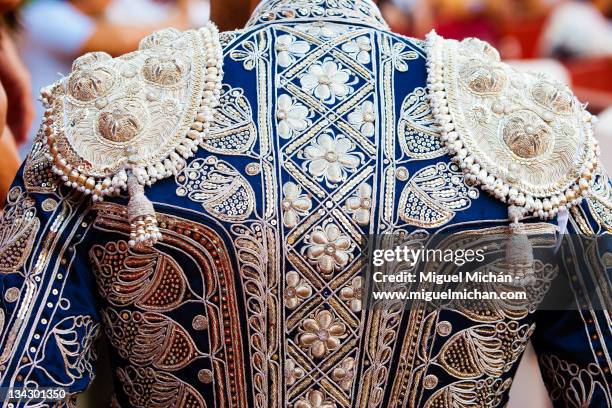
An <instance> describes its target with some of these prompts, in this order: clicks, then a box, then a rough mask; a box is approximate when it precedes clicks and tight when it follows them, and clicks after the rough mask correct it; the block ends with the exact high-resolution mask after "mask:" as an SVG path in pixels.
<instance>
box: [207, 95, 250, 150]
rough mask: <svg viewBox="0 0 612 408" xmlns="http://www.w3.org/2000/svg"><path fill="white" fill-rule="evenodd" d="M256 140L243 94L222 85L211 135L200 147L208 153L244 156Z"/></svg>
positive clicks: (246, 100)
mask: <svg viewBox="0 0 612 408" xmlns="http://www.w3.org/2000/svg"><path fill="white" fill-rule="evenodd" d="M256 137H257V130H256V128H255V123H253V112H252V109H251V104H250V103H249V100H248V99H247V98H246V97H245V96H244V91H243V90H242V89H240V88H231V87H229V86H228V85H223V88H222V89H221V98H220V101H219V108H218V109H215V112H214V121H213V123H212V125H211V128H210V133H209V135H208V136H206V137H205V138H204V140H203V141H202V143H201V144H200V145H201V146H202V147H203V148H204V149H206V150H207V151H209V152H211V153H221V154H244V153H246V152H248V151H249V149H251V147H252V146H253V143H254V142H255V138H256Z"/></svg>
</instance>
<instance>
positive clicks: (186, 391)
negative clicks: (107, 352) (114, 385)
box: [117, 366, 206, 408]
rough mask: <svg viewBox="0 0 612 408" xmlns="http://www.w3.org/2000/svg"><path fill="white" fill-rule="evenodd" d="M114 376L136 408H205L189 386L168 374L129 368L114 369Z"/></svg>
mask: <svg viewBox="0 0 612 408" xmlns="http://www.w3.org/2000/svg"><path fill="white" fill-rule="evenodd" d="M117 377H118V378H119V380H120V381H121V382H122V383H123V389H124V390H125V393H126V394H127V395H128V396H129V398H130V404H132V405H134V406H135V407H138V408H165V407H193V408H205V407H206V402H204V399H203V398H202V396H201V395H200V394H199V393H198V392H197V391H196V390H195V388H193V387H192V386H191V385H189V384H187V383H185V382H183V381H181V380H179V379H178V378H176V377H175V376H173V375H172V374H168V373H163V372H158V371H156V370H154V369H153V368H150V367H146V368H142V367H132V366H128V367H126V368H118V369H117Z"/></svg>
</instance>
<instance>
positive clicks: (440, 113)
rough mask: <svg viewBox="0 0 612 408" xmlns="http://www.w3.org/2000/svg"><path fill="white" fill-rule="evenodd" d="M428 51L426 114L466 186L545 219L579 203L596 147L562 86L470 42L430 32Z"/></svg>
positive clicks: (587, 120)
mask: <svg viewBox="0 0 612 408" xmlns="http://www.w3.org/2000/svg"><path fill="white" fill-rule="evenodd" d="M427 52H428V63H427V69H428V89H429V95H430V103H431V107H432V111H433V114H434V117H435V119H436V122H437V125H438V126H439V127H440V132H441V135H442V136H441V137H442V140H443V142H444V143H446V145H447V147H448V150H449V152H450V154H452V155H453V160H454V161H455V162H456V163H457V164H459V165H460V166H461V167H462V168H463V170H464V171H465V173H466V179H467V180H468V181H469V182H473V183H475V184H479V185H480V186H481V187H482V188H483V190H485V191H488V192H489V193H491V194H492V195H494V196H495V197H497V198H498V199H500V200H502V201H503V202H506V203H508V204H509V205H511V206H514V207H518V208H520V209H522V211H523V212H524V214H525V215H527V214H535V215H538V216H540V217H541V218H544V219H546V218H552V217H554V216H555V215H556V214H557V212H558V211H559V210H560V209H562V208H567V207H570V206H573V205H577V204H579V203H580V201H581V198H582V196H584V195H585V193H586V192H587V191H588V190H589V188H590V186H591V184H592V179H593V172H594V170H595V167H596V166H597V163H598V160H597V155H598V154H599V148H598V146H597V142H596V140H595V138H594V137H593V131H592V119H593V118H592V116H591V114H589V113H588V112H587V111H586V110H585V107H584V106H583V105H582V104H581V103H580V102H579V101H578V100H577V99H576V97H574V95H573V94H572V93H571V91H570V90H569V89H568V88H567V86H565V85H563V84H561V83H559V82H556V81H554V80H552V79H550V78H548V77H547V76H545V75H541V74H533V73H521V72H518V71H516V70H514V69H513V68H511V67H510V66H508V65H507V64H504V63H502V62H501V61H500V57H499V53H498V52H497V51H496V50H495V49H494V48H493V47H492V46H491V45H489V44H487V43H485V42H483V41H480V40H477V39H473V38H471V39H467V40H464V41H462V42H458V41H455V40H445V39H443V38H442V37H440V36H438V35H437V34H436V33H435V32H432V33H430V34H429V35H428V37H427Z"/></svg>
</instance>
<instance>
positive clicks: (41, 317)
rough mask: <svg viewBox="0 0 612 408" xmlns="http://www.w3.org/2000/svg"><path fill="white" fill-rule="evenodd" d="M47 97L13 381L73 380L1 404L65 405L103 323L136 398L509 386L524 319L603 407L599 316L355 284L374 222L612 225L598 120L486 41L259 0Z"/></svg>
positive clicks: (561, 396) (19, 193) (605, 363)
mask: <svg viewBox="0 0 612 408" xmlns="http://www.w3.org/2000/svg"><path fill="white" fill-rule="evenodd" d="M43 102H44V103H45V104H46V106H47V112H46V114H45V119H44V123H43V124H42V126H41V130H40V132H39V135H38V138H37V140H36V142H35V143H34V147H33V150H32V152H31V154H30V155H29V157H28V158H27V160H26V162H25V164H24V165H23V167H22V169H21V170H20V172H19V175H18V177H17V179H16V181H15V183H14V185H13V187H12V189H11V191H10V193H9V196H8V202H7V206H6V208H5V210H4V213H3V214H2V216H1V218H0V294H1V298H0V306H1V307H0V387H1V389H2V390H3V392H6V391H7V390H17V389H19V390H41V389H46V388H58V387H59V388H62V389H64V390H67V391H68V393H69V395H68V396H67V398H66V399H64V400H63V401H60V402H55V403H51V402H48V401H46V402H45V401H43V402H41V401H40V400H36V399H35V396H33V394H32V395H30V397H31V398H29V399H28V398H26V399H25V400H22V401H21V402H11V401H9V400H8V399H7V400H5V401H4V402H3V403H2V406H3V407H10V406H37V407H39V406H40V407H42V406H63V405H72V404H73V403H74V400H75V395H76V394H78V393H79V392H82V391H84V390H85V389H86V388H87V387H88V385H89V383H90V381H91V380H92V378H93V377H94V374H95V373H94V367H95V363H94V361H95V347H94V346H95V343H96V339H97V338H98V337H100V336H102V335H105V337H106V338H107V339H108V342H109V344H110V346H111V347H110V349H111V351H110V354H111V356H110V358H111V366H112V372H113V377H114V396H113V404H115V405H116V406H121V407H143V408H149V407H206V406H208V407H217V408H222V407H257V408H264V407H265V408H271V407H295V408H332V407H338V408H339V407H374V406H376V407H432V408H433V407H498V406H499V407H501V406H504V405H505V404H506V403H507V401H508V391H509V389H510V386H511V384H512V378H513V375H514V373H515V371H516V368H517V365H518V361H519V359H520V357H521V355H522V353H523V351H524V349H525V347H526V345H527V343H528V342H529V341H530V340H531V341H532V342H533V344H534V346H535V349H536V351H537V353H538V356H539V359H540V364H541V368H542V374H543V376H544V379H545V382H546V384H547V386H548V388H549V392H550V395H551V398H552V399H553V400H554V402H555V404H556V406H558V407H586V406H589V407H610V406H612V392H611V386H610V384H611V383H612V374H611V373H610V368H611V367H612V357H611V354H610V346H612V337H611V329H610V315H609V313H607V312H605V311H596V310H594V309H592V308H589V307H587V306H585V307H582V308H580V309H579V310H580V311H577V310H578V309H576V311H566V312H537V311H535V310H533V309H528V308H525V309H524V310H522V311H521V310H519V311H518V312H517V311H516V310H508V309H506V308H504V307H503V305H501V306H500V305H498V306H496V307H491V308H490V310H488V311H487V312H486V313H479V312H478V311H475V310H470V309H469V308H464V309H460V310H455V311H451V310H438V309H428V308H425V307H421V308H402V307H394V308H388V309H384V310H377V309H371V308H368V307H365V303H364V302H363V301H362V295H363V292H364V290H365V289H364V278H363V277H362V276H361V272H360V271H361V265H362V264H363V263H364V258H365V255H364V253H363V252H362V251H363V248H362V246H361V245H360V242H361V239H362V237H363V236H365V235H368V234H382V233H394V234H395V233H401V234H404V235H405V236H411V234H412V235H414V234H419V236H425V237H427V236H428V235H431V234H434V233H440V232H450V231H477V232H486V231H487V230H494V231H506V232H508V233H513V231H514V232H516V230H517V229H520V230H525V231H527V230H529V231H540V232H542V231H544V232H547V231H548V232H551V231H552V233H553V234H554V233H555V231H556V229H557V228H558V225H559V224H560V222H559V218H560V215H559V214H562V215H563V218H565V219H566V220H567V227H566V229H567V231H568V232H570V233H581V234H586V235H592V236H603V235H605V234H608V233H609V232H610V231H611V229H612V218H611V212H610V211H611V208H612V201H611V192H612V190H611V188H610V184H609V181H608V178H607V176H606V174H605V173H604V171H603V170H602V169H601V166H600V165H599V162H598V159H597V153H598V152H597V144H596V142H595V141H594V140H593V136H592V132H591V116H590V115H589V114H588V113H586V112H585V111H584V107H583V105H581V104H580V103H579V102H578V101H577V100H576V99H575V98H574V96H573V95H572V94H571V93H570V91H568V89H567V88H566V87H565V86H563V85H560V84H558V83H556V82H554V81H552V80H550V79H548V78H547V77H545V76H543V75H536V74H523V73H518V72H516V71H514V70H512V69H511V68H510V67H508V66H507V65H505V64H503V63H502V62H500V60H499V54H498V53H497V51H496V50H495V49H493V48H492V47H491V46H489V45H488V44H486V43H483V42H481V41H479V40H476V39H468V40H465V41H463V42H456V41H450V40H444V39H442V38H440V37H438V36H437V35H435V33H432V34H430V35H429V36H428V38H427V40H426V41H420V40H416V39H411V38H406V37H402V36H399V35H396V34H393V33H391V32H390V31H389V29H388V27H387V25H386V24H385V22H384V21H383V20H382V18H381V16H380V13H379V11H378V9H377V8H376V6H375V5H374V3H373V2H371V1H370V0H297V1H289V0H268V1H264V2H263V3H262V4H261V5H260V7H259V8H258V9H257V10H256V12H255V13H254V15H253V17H252V19H251V21H250V22H249V24H248V25H247V27H246V28H244V29H242V30H238V31H233V32H224V33H218V32H217V30H216V29H215V28H214V26H213V25H212V24H211V25H208V26H206V27H204V28H202V29H200V30H196V31H187V32H179V31H177V30H173V29H168V30H163V31H161V32H158V33H155V34H153V35H151V36H150V37H148V38H145V39H144V40H143V41H142V43H141V46H140V50H138V51H136V52H134V53H130V54H127V55H125V56H122V57H119V58H117V59H112V58H111V57H110V56H108V55H106V54H104V53H93V54H87V55H85V56H83V57H81V58H79V59H77V60H76V61H75V63H74V66H73V71H72V73H70V75H68V76H67V77H65V78H64V79H62V80H60V81H59V82H58V83H56V84H54V85H52V86H51V87H49V88H48V89H46V90H44V91H43ZM509 214H510V217H509ZM575 256H576V257H591V258H593V259H599V260H603V264H604V266H610V265H612V263H611V262H610V254H609V253H608V252H607V249H605V248H603V249H602V248H595V249H593V248H579V249H578V250H576V254H575ZM600 272H601V275H599V276H598V277H597V279H600V280H602V281H605V282H607V284H608V285H609V274H608V271H607V270H606V269H605V268H604V269H603V270H600ZM608 287H609V286H608ZM600 294H601V296H602V297H604V298H605V297H607V296H609V294H610V292H607V293H603V292H602V293H600Z"/></svg>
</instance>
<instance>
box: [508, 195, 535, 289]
mask: <svg viewBox="0 0 612 408" xmlns="http://www.w3.org/2000/svg"><path fill="white" fill-rule="evenodd" d="M523 216H524V212H523V210H522V209H520V208H519V207H515V206H511V207H510V208H509V209H508V217H509V218H510V237H509V239H508V243H507V245H506V262H507V265H508V268H509V269H510V271H512V272H513V274H514V283H515V284H516V285H520V286H525V285H531V284H533V283H534V282H535V272H534V269H533V264H534V258H533V246H532V245H531V242H530V241H529V237H528V236H527V233H526V231H525V228H524V226H525V224H523V223H522V222H521V220H522V218H523Z"/></svg>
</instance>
